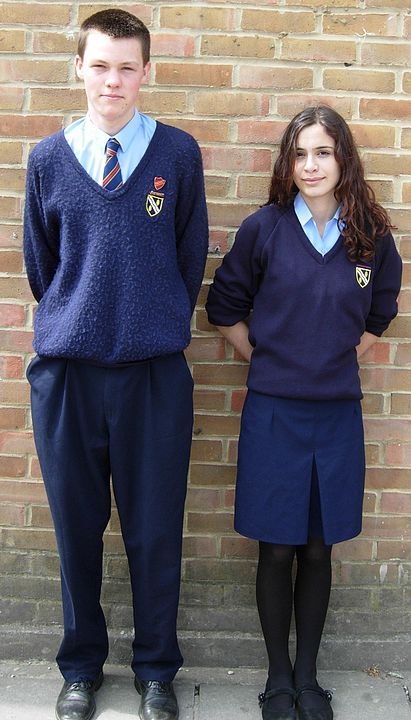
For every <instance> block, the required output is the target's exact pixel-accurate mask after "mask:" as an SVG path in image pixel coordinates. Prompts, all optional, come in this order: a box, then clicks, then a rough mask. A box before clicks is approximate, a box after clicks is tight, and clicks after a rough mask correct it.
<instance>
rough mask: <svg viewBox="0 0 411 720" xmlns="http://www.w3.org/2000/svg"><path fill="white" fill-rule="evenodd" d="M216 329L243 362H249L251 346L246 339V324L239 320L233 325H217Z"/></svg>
mask: <svg viewBox="0 0 411 720" xmlns="http://www.w3.org/2000/svg"><path fill="white" fill-rule="evenodd" d="M217 329H218V330H219V331H220V333H221V334H222V335H224V337H225V339H226V340H228V342H229V343H230V345H232V346H233V347H234V348H235V349H236V350H237V352H239V353H240V355H241V356H242V357H243V358H244V360H247V362H250V358H251V353H252V352H253V346H252V345H251V344H250V341H249V339H248V326H247V325H246V323H245V322H244V321H243V320H240V322H238V323H236V324H235V325H217Z"/></svg>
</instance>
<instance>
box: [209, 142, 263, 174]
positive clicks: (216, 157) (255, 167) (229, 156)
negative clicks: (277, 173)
mask: <svg viewBox="0 0 411 720" xmlns="http://www.w3.org/2000/svg"><path fill="white" fill-rule="evenodd" d="M271 157H272V156H271V151H270V150H263V149H258V150H254V149H250V148H238V149H232V150H230V149H228V148H219V147H215V148H211V147H207V148H204V149H203V160H204V167H205V169H212V170H226V171H229V170H234V171H235V170H241V171H245V170H251V171H254V172H264V171H267V170H269V169H270V167H271Z"/></svg>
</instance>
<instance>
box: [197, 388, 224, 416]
mask: <svg viewBox="0 0 411 720" xmlns="http://www.w3.org/2000/svg"><path fill="white" fill-rule="evenodd" d="M225 405H226V394H225V392H224V391H223V390H212V389H210V390H208V389H207V390H202V389H197V390H196V389H194V407H195V408H196V410H217V411H218V410H225Z"/></svg>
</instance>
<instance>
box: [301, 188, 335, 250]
mask: <svg viewBox="0 0 411 720" xmlns="http://www.w3.org/2000/svg"><path fill="white" fill-rule="evenodd" d="M294 210H295V214H296V215H297V218H298V220H299V222H300V225H301V227H302V229H303V230H304V232H305V234H306V236H307V237H308V239H309V241H310V242H311V244H312V245H313V246H314V247H315V249H316V250H318V252H319V253H321V255H325V254H326V253H327V252H329V250H331V248H332V247H334V245H335V243H336V242H337V240H338V238H339V237H340V234H341V222H340V223H339V222H338V221H339V217H340V212H341V205H340V206H339V207H338V208H337V209H336V211H335V213H334V215H333V217H332V218H331V219H330V220H329V221H328V222H327V224H326V226H325V228H324V233H323V236H322V237H321V235H320V233H319V231H318V228H317V225H316V223H315V220H314V218H313V216H312V213H311V210H310V208H309V207H308V205H307V203H306V202H305V200H304V198H303V196H302V195H301V193H297V195H296V197H295V198H294Z"/></svg>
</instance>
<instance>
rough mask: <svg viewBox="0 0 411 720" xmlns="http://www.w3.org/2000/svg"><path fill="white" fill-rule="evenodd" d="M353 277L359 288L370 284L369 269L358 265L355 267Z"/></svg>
mask: <svg viewBox="0 0 411 720" xmlns="http://www.w3.org/2000/svg"><path fill="white" fill-rule="evenodd" d="M355 277H356V280H357V283H358V284H359V286H360V287H361V288H365V287H366V286H367V285H368V283H369V282H370V277H371V268H368V267H360V266H359V265H357V267H356V268H355Z"/></svg>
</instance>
